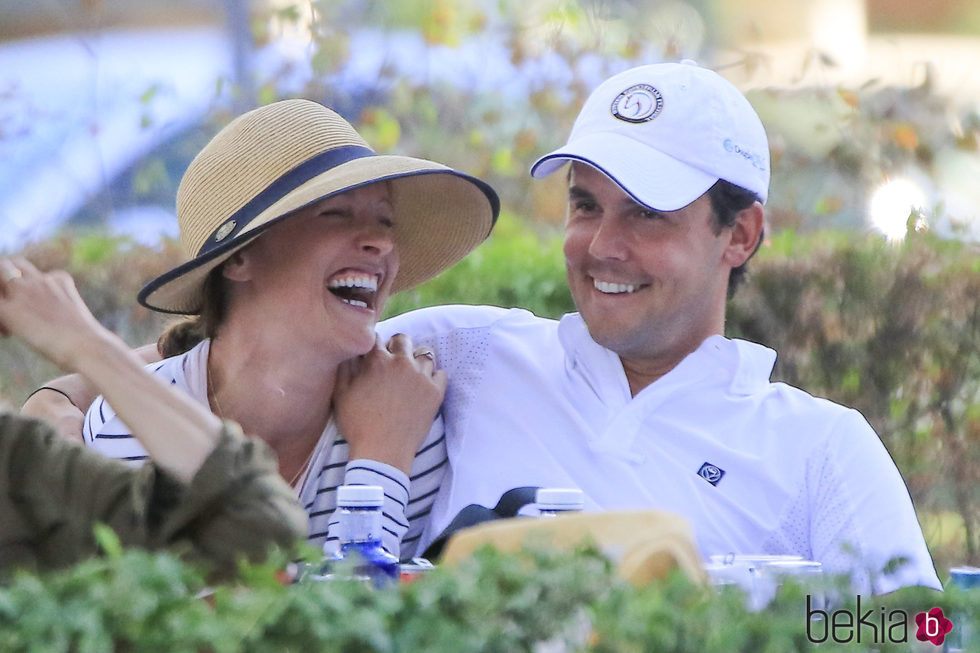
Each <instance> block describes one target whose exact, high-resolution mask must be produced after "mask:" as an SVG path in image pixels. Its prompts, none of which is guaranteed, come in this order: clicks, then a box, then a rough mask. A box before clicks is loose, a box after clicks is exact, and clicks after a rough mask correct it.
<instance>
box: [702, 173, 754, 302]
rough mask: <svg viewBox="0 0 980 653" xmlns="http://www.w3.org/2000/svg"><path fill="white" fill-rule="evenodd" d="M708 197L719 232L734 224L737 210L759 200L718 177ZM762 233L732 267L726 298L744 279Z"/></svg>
mask: <svg viewBox="0 0 980 653" xmlns="http://www.w3.org/2000/svg"><path fill="white" fill-rule="evenodd" d="M708 199H710V200H711V210H712V212H713V213H714V215H715V233H716V234H718V233H721V230H722V229H724V228H726V227H731V226H732V225H733V224H735V219H736V218H737V217H738V213H739V211H742V210H744V209H747V208H749V207H750V206H752V204H753V203H755V202H759V201H760V200H759V196H758V195H756V194H755V193H753V192H752V191H750V190H746V189H745V188H742V187H741V186H736V185H735V184H733V183H730V182H727V181H725V180H724V179H719V180H718V181H716V182H715V185H714V186H712V187H711V188H709V189H708ZM762 238H763V234H759V240H758V242H756V244H755V249H753V250H752V255H751V256H749V258H748V259H747V260H746V261H745V263H743V264H742V265H740V266H738V267H737V268H732V272H731V275H730V276H729V277H728V298H729V299H731V298H732V297H733V296H734V295H735V290H736V289H738V286H739V284H741V283H742V281H743V280H744V279H745V273H746V266H748V264H749V261H750V260H751V259H752V256H755V253H756V252H757V251H759V245H761V244H762Z"/></svg>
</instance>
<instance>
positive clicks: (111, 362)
mask: <svg viewBox="0 0 980 653" xmlns="http://www.w3.org/2000/svg"><path fill="white" fill-rule="evenodd" d="M0 335H13V336H16V337H18V338H20V339H22V340H23V341H24V342H26V343H27V344H28V345H29V346H31V347H32V348H33V349H35V350H36V351H37V352H38V353H40V354H41V355H42V356H45V357H46V358H48V359H50V360H51V361H52V362H54V363H55V364H57V365H58V366H59V367H62V368H63V369H65V370H69V371H76V372H79V373H80V374H81V375H82V376H83V377H84V378H85V379H86V380H87V381H88V382H89V383H91V384H92V385H93V386H95V387H96V388H98V389H99V390H100V391H101V392H102V394H104V395H105V397H106V399H108V400H109V401H110V402H111V403H112V405H113V407H114V408H115V409H116V412H117V413H118V415H119V416H120V418H121V419H122V420H123V421H124V422H125V423H126V424H128V425H129V426H130V428H132V429H133V435H134V436H136V438H137V439H138V440H139V441H140V443H141V444H142V445H143V446H144V448H145V449H146V450H147V452H148V453H149V454H150V456H151V457H152V458H153V460H154V461H155V462H156V464H157V465H158V466H159V467H160V468H162V469H164V470H166V471H167V472H169V473H170V474H172V475H173V476H174V477H175V478H177V479H178V480H180V481H182V482H185V483H187V482H189V481H190V480H191V479H192V478H193V476H194V474H195V473H196V472H197V470H198V469H200V467H201V464H202V463H203V462H204V460H205V459H206V458H207V457H208V454H210V453H211V451H212V450H213V449H214V447H215V445H216V443H217V441H218V437H219V434H220V431H221V422H220V420H219V419H218V418H217V417H215V416H214V415H212V414H211V413H210V412H208V411H207V410H205V409H204V407H202V406H200V405H199V404H197V403H196V402H194V401H192V400H191V399H190V398H189V397H186V396H183V395H181V394H179V393H177V392H175V391H173V390H172V389H171V388H169V387H167V386H166V385H165V384H163V383H162V382H161V381H160V380H159V379H157V378H154V377H153V376H151V375H149V374H147V373H146V372H145V371H144V370H143V367H142V366H143V361H141V360H140V358H139V357H138V356H137V355H136V354H135V353H134V352H133V351H131V350H130V349H129V347H128V346H127V345H126V344H125V343H124V342H123V341H122V340H120V339H119V338H118V337H117V336H115V335H114V334H113V333H111V332H110V331H109V330H108V329H106V328H104V327H103V326H102V325H100V324H99V323H98V321H96V319H95V318H94V317H93V316H92V314H91V313H90V312H89V310H88V308H87V307H86V306H85V304H84V302H83V301H82V299H81V297H80V296H79V295H78V291H77V290H76V289H75V284H74V281H73V280H72V278H71V277H70V276H69V275H68V274H67V273H65V272H48V273H43V272H39V271H38V270H37V269H36V268H35V267H34V266H33V265H32V264H31V263H30V262H29V261H27V260H25V259H22V258H4V259H0ZM41 394H46V395H56V396H58V397H60V395H58V393H56V392H51V391H44V392H43V393H41ZM35 396H38V395H35ZM62 399H63V400H64V401H67V400H66V399H64V398H62ZM46 400H47V398H46Z"/></svg>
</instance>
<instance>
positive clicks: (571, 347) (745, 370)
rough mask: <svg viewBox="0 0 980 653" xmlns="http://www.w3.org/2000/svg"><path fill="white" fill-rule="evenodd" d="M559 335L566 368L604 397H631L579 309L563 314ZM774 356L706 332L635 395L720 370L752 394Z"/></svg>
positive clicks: (612, 357)
mask: <svg viewBox="0 0 980 653" xmlns="http://www.w3.org/2000/svg"><path fill="white" fill-rule="evenodd" d="M558 340H559V341H560V342H561V346H562V348H563V349H564V351H565V366H566V371H567V372H568V373H569V374H573V375H579V376H580V377H581V378H582V379H583V380H584V381H585V382H586V383H587V384H588V385H589V387H590V388H591V389H592V391H593V392H594V393H595V395H596V396H597V397H599V398H600V399H601V400H602V401H603V403H605V404H607V405H610V406H622V405H625V404H627V403H629V402H630V401H631V400H632V399H633V397H632V394H631V393H630V389H629V381H627V379H626V373H625V371H624V370H623V364H622V361H620V359H619V356H618V355H617V354H616V353H615V352H613V351H611V350H609V349H606V348H605V347H603V346H602V345H600V344H599V343H597V342H596V341H595V340H593V339H592V336H591V335H590V334H589V329H588V327H587V326H586V324H585V320H583V319H582V316H581V315H580V314H578V313H569V314H567V315H565V316H563V317H562V318H561V321H560V322H559V324H558ZM775 362H776V352H775V351H773V350H772V349H769V348H768V347H765V346H763V345H759V344H756V343H753V342H748V341H747V340H738V339H732V340H730V339H728V338H725V337H723V336H718V335H714V336H710V337H708V338H707V339H705V341H704V342H703V343H701V345H700V346H699V347H698V348H697V349H696V350H694V351H693V352H691V353H690V354H689V355H688V356H686V357H685V358H684V360H682V361H681V362H680V363H679V364H678V365H677V366H676V367H675V368H674V369H673V370H671V371H670V372H669V373H668V374H666V375H664V376H663V377H661V378H660V379H658V380H657V381H655V382H654V383H652V384H650V386H648V387H647V388H644V390H643V391H641V392H640V393H639V394H638V395H637V398H639V397H641V396H643V395H645V394H660V392H661V390H662V389H666V387H671V388H675V387H678V386H682V385H687V384H689V383H693V382H695V381H698V380H700V379H702V378H704V377H705V376H707V375H709V374H711V375H719V376H720V377H721V379H720V380H723V382H724V380H727V382H728V386H729V391H730V392H732V393H733V394H739V395H748V394H753V393H755V392H759V391H760V390H762V389H764V387H765V386H766V385H768V383H769V377H770V375H771V374H772V370H773V365H774V364H775ZM648 390H650V391H651V392H649V393H648V392H647V391H648Z"/></svg>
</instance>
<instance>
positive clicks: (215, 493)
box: [0, 258, 306, 572]
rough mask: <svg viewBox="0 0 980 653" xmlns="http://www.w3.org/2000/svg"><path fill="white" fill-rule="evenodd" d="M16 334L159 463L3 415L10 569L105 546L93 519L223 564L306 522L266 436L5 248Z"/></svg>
mask: <svg viewBox="0 0 980 653" xmlns="http://www.w3.org/2000/svg"><path fill="white" fill-rule="evenodd" d="M9 335H13V336H17V337H19V338H21V339H22V340H24V341H25V342H26V343H27V344H28V345H30V346H31V347H33V348H34V349H35V350H36V351H38V352H39V353H40V354H41V355H43V356H46V357H47V358H49V359H51V360H52V361H53V362H55V363H57V364H58V365H60V366H62V367H64V368H66V369H72V370H78V371H79V372H81V373H83V374H85V376H86V377H87V378H88V379H89V380H90V381H92V382H93V383H94V384H95V385H96V386H97V387H99V388H101V389H102V390H103V391H104V392H105V393H106V395H107V396H108V397H110V398H111V399H112V401H113V403H114V405H116V406H118V408H119V411H120V414H121V415H123V416H124V417H125V419H126V420H127V422H128V423H130V424H132V425H133V433H134V434H135V435H136V437H137V438H138V439H139V441H140V442H141V443H142V444H143V446H145V447H146V450H147V451H149V452H150V453H151V454H152V455H153V461H152V463H151V464H147V465H145V466H143V467H142V468H141V469H131V468H129V467H127V466H125V465H123V464H121V463H119V462H118V461H115V460H107V459H105V458H104V457H102V456H99V455H97V454H95V453H94V452H91V451H85V450H84V449H82V448H81V447H78V446H76V445H73V444H71V443H68V442H66V441H64V440H63V439H61V438H59V437H58V436H57V435H56V434H55V432H54V430H53V429H52V428H51V427H50V426H49V425H47V424H46V423H44V422H42V421H39V420H33V419H28V418H25V417H19V416H16V415H0V572H8V571H10V570H12V569H14V568H18V569H19V568H32V569H47V568H52V567H60V566H63V565H67V564H70V563H73V562H76V561H79V560H82V559H84V558H86V557H88V556H90V555H93V554H95V553H96V552H97V549H98V547H97V543H96V541H95V538H94V537H93V531H92V529H93V526H94V525H95V523H96V522H101V523H105V524H108V525H109V526H111V527H112V528H113V529H114V530H115V531H116V534H117V535H118V536H119V538H120V540H121V541H122V542H123V543H124V544H127V545H136V546H143V547H147V548H161V547H164V546H168V545H171V544H176V543H178V542H181V543H184V544H189V545H190V550H191V552H192V553H193V554H195V555H197V556H198V557H203V558H205V559H207V560H208V561H210V562H213V563H215V564H217V566H218V568H219V569H220V570H222V571H225V572H230V571H234V569H235V565H236V558H237V557H238V556H240V555H242V554H245V555H249V556H250V557H253V558H255V557H260V556H261V555H263V554H265V553H266V549H267V547H268V546H269V545H270V544H272V543H274V542H275V543H278V544H280V545H282V546H289V545H292V544H293V543H294V542H295V541H296V539H298V538H299V537H301V536H302V535H303V534H304V533H305V532H306V515H305V513H304V511H303V510H302V508H301V507H300V506H299V505H298V504H297V502H296V499H295V496H293V494H292V492H291V491H290V489H289V487H288V486H287V485H286V484H285V482H283V481H282V479H280V478H279V476H278V474H277V473H276V466H275V459H274V458H273V457H272V455H271V452H269V451H268V449H267V447H265V446H263V445H262V443H261V442H257V441H255V440H246V439H245V438H243V437H242V436H241V432H240V430H239V429H238V427H237V426H236V425H235V424H233V423H231V422H225V423H224V424H222V423H221V421H220V420H219V419H218V418H217V417H215V416H214V415H212V414H211V413H209V412H208V411H207V410H205V409H204V408H203V407H202V406H200V405H199V404H197V403H195V402H194V401H192V400H191V399H190V398H188V397H186V396H185V395H182V394H180V393H178V392H175V391H174V390H171V389H170V388H168V387H166V385H164V384H162V383H161V382H160V380H159V379H154V378H153V377H151V376H150V375H148V374H147V373H146V371H145V370H144V369H143V368H142V366H141V364H140V361H139V360H138V359H137V358H136V357H135V355H134V354H133V353H132V352H130V350H129V348H128V347H127V346H126V345H125V343H123V342H122V341H121V340H120V339H119V338H117V337H116V336H114V335H113V334H112V333H110V332H109V331H107V330H106V329H105V328H103V327H102V326H101V325H99V323H98V322H96V321H95V318H93V317H92V314H91V313H89V311H88V309H87V308H86V307H85V304H83V303H82V300H81V298H80V297H79V296H78V293H77V291H76V290H75V285H74V283H73V282H72V280H71V277H69V276H68V275H67V274H64V273H60V272H53V273H46V274H42V273H40V272H38V271H37V269H35V268H34V266H33V265H31V264H30V263H29V262H28V261H26V260H24V259H19V258H14V259H9V258H0V336H9Z"/></svg>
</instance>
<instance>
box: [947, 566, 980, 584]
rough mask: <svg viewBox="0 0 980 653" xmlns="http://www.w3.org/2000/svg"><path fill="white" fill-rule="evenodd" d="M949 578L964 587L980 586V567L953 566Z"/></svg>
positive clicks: (953, 582)
mask: <svg viewBox="0 0 980 653" xmlns="http://www.w3.org/2000/svg"><path fill="white" fill-rule="evenodd" d="M949 580H950V582H951V583H952V584H953V585H956V586H957V587H962V588H963V589H973V588H974V587H980V567H953V568H951V569H950V570H949Z"/></svg>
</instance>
